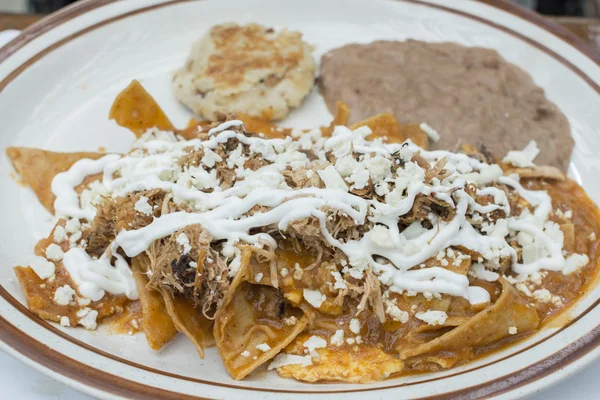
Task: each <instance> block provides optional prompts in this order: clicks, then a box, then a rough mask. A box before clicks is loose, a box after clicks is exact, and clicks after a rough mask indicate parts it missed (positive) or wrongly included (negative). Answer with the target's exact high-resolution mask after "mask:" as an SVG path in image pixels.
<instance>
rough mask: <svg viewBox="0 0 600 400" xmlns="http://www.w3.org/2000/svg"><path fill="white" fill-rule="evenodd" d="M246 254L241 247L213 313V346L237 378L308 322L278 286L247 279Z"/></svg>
mask: <svg viewBox="0 0 600 400" xmlns="http://www.w3.org/2000/svg"><path fill="white" fill-rule="evenodd" d="M249 257H250V251H248V250H245V251H244V255H243V258H244V260H245V261H243V263H242V266H241V267H240V270H239V271H238V273H237V275H236V277H235V278H234V280H233V282H232V284H231V287H230V289H229V291H228V292H227V294H226V295H225V298H224V299H223V305H222V306H221V307H220V308H219V310H218V311H217V314H216V315H215V327H214V335H215V340H216V344H217V349H218V350H219V354H220V355H221V358H222V359H223V363H224V364H225V368H227V371H228V372H229V374H230V375H231V376H232V377H233V378H234V379H238V380H239V379H243V378H244V377H245V376H247V375H248V374H249V373H251V372H252V371H253V370H255V369H256V368H257V367H258V366H260V365H261V364H263V363H265V362H266V361H268V360H270V359H271V358H273V357H275V356H276V355H277V353H279V352H280V351H281V350H282V349H283V348H284V347H285V346H287V345H288V344H289V343H290V342H291V341H292V340H294V338H295V337H296V336H297V335H298V334H300V332H302V331H303V330H304V328H305V327H306V325H307V324H308V317H307V316H305V315H303V312H302V310H300V309H299V308H296V307H292V306H291V305H290V304H289V303H287V302H286V301H285V300H284V297H283V295H282V294H281V292H280V291H279V290H277V289H275V288H272V287H268V286H262V285H254V284H251V283H248V282H247V280H248V270H247V264H248V259H249Z"/></svg>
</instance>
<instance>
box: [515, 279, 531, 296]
mask: <svg viewBox="0 0 600 400" xmlns="http://www.w3.org/2000/svg"><path fill="white" fill-rule="evenodd" d="M515 288H516V289H517V290H518V291H519V292H521V293H523V294H524V295H525V296H527V297H532V296H533V293H531V290H529V288H528V287H527V285H525V284H524V283H523V282H519V283H517V284H515Z"/></svg>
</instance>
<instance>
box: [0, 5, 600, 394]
mask: <svg viewBox="0 0 600 400" xmlns="http://www.w3.org/2000/svg"><path fill="white" fill-rule="evenodd" d="M450 3H451V4H450ZM485 3H489V4H485ZM227 21H236V22H250V21H254V22H259V23H263V24H265V25H270V26H275V27H287V28H290V29H293V30H298V31H301V32H302V33H303V34H304V36H305V38H306V40H308V41H309V42H311V43H313V44H315V45H316V56H317V57H319V56H320V55H321V54H322V53H323V52H325V51H327V50H329V49H331V48H334V47H337V46H340V45H343V44H346V43H350V42H363V43H365V42H370V41H372V40H375V39H399V40H401V39H406V38H415V39H421V40H427V41H454V42H458V43H462V44H465V45H478V46H485V47H490V48H494V49H497V50H498V51H499V52H500V53H501V54H502V55H503V56H504V57H505V58H506V59H508V60H509V61H511V62H513V63H516V64H517V65H519V66H521V67H522V68H524V69H525V70H527V71H528V72H529V73H531V75H532V76H533V78H534V80H535V81H536V83H537V84H538V85H540V86H542V87H543V88H544V89H546V93H547V96H548V97H549V98H550V100H552V101H554V102H555V103H556V104H557V105H558V106H559V107H560V108H561V110H562V111H563V112H564V113H565V114H566V115H567V117H568V118H569V121H570V123H571V126H572V129H573V135H574V137H575V143H576V146H575V151H574V154H573V162H572V164H571V168H570V174H571V176H573V177H574V178H575V179H577V180H578V181H579V182H581V183H582V184H583V186H584V188H585V189H586V190H587V192H588V193H589V194H590V195H591V197H592V198H593V199H594V200H595V201H597V202H599V201H600V185H598V183H597V182H598V181H597V179H598V178H597V177H598V176H599V175H600V169H599V164H598V161H597V160H596V158H595V157H596V154H598V152H600V136H599V135H597V133H596V130H597V128H598V127H599V126H600V113H598V110H600V95H599V93H600V88H599V86H598V84H599V83H600V68H599V66H598V64H597V63H596V62H595V61H594V59H595V60H598V59H600V58H599V57H598V55H597V54H595V53H594V52H593V51H592V50H590V49H587V48H585V47H584V46H583V45H581V44H580V43H578V42H576V41H575V40H573V38H572V37H570V36H568V35H566V34H565V32H563V31H561V30H560V29H559V28H554V27H553V26H551V25H547V23H545V22H544V21H543V20H542V19H541V18H540V17H537V16H535V15H533V14H528V13H526V12H524V11H519V10H518V9H516V8H515V7H514V6H510V5H509V4H508V3H504V2H493V1H484V2H475V1H469V0H461V1H452V2H448V1H443V0H426V1H417V0H410V1H409V0H379V1H366V0H364V1H360V0H351V1H348V0H302V1H297V2H284V1H281V0H263V1H260V2H259V1H258V0H257V1H244V0H226V1H223V0H221V1H209V0H207V1H159V0H153V1H148V0H130V1H120V2H114V1H97V2H79V3H78V5H76V6H74V7H70V8H67V9H66V10H63V11H61V12H60V13H58V14H55V15H53V16H52V17H50V18H47V19H46V20H44V21H42V22H41V23H38V24H36V25H35V26H33V27H32V28H30V29H28V30H27V31H25V32H24V33H23V35H21V36H20V37H19V38H17V39H16V40H15V41H13V42H12V43H11V44H10V45H9V46H7V47H5V48H4V49H2V50H1V51H0V61H1V63H0V90H1V95H0V121H2V132H1V134H0V149H4V148H5V147H7V146H11V145H20V146H30V147H40V148H45V149H51V150H62V151H76V150H91V151H94V150H96V149H97V148H98V147H100V146H103V147H106V149H107V150H108V151H116V152H118V151H123V150H126V149H128V148H129V146H130V144H131V142H132V141H133V136H132V135H131V134H130V133H129V132H127V131H126V130H125V129H122V128H119V127H117V126H116V125H115V124H114V123H113V122H111V121H108V119H107V114H108V109H109V106H110V104H111V102H112V101H113V99H114V98H115V95H116V94H117V93H118V92H119V91H120V90H121V89H123V88H124V87H125V86H126V85H127V84H128V83H129V82H130V81H131V80H132V79H134V78H135V79H139V80H140V81H141V82H142V83H143V85H144V86H145V87H146V88H147V89H148V90H149V91H150V92H151V94H152V95H154V96H155V97H156V99H157V100H158V102H159V103H160V104H161V106H163V108H164V109H165V111H166V113H167V115H168V116H169V117H170V118H171V119H172V120H173V121H174V122H175V123H176V124H178V125H180V126H181V125H184V124H185V123H186V122H187V120H188V118H189V117H190V115H189V114H188V113H187V112H186V111H185V110H184V109H183V108H182V107H181V106H180V105H179V104H178V103H177V102H176V101H175V99H174V98H173V96H172V94H171V92H170V74H171V73H172V71H173V70H174V69H175V68H177V67H178V66H180V65H181V64H182V63H183V61H184V59H185V57H186V54H187V52H188V50H189V49H190V46H191V44H192V42H193V41H194V40H195V39H197V38H198V37H200V36H201V35H202V34H203V33H204V32H205V31H206V30H207V29H208V28H209V27H210V26H212V25H214V24H217V23H221V22H227ZM569 41H571V43H574V44H575V46H573V45H571V44H569ZM330 118H331V116H330V115H329V113H328V112H327V111H326V109H325V107H324V104H323V101H322V99H321V98H320V96H319V95H318V93H316V92H315V93H313V94H311V96H310V98H309V99H308V100H307V101H306V102H305V103H304V105H303V106H302V107H301V109H299V110H297V111H295V112H294V113H293V114H292V115H291V116H290V117H289V119H288V120H287V121H285V122H284V124H288V125H296V126H298V125H300V126H317V125H320V124H323V123H328V122H329V119H330ZM0 171H1V174H0V191H1V193H2V196H0V221H2V222H1V227H0V261H1V265H2V268H1V269H0V284H1V287H0V312H1V316H0V340H1V341H2V349H3V350H5V351H7V352H9V353H10V354H13V355H15V356H16V357H19V358H20V359H22V360H23V361H25V362H26V363H28V364H30V365H32V366H34V367H35V368H38V369H40V370H42V371H44V372H46V373H48V374H50V375H52V376H53V377H55V378H57V379H59V380H61V381H63V382H65V383H67V384H69V385H72V386H74V387H76V388H77V389H80V390H83V391H85V392H88V393H91V394H93V395H96V396H99V397H111V398H114V397H115V396H116V397H124V398H125V397H126V398H161V399H170V398H173V399H175V398H177V399H183V398H186V396H199V397H210V398H239V397H241V396H244V398H246V399H249V400H250V399H259V398H260V399H275V398H281V397H282V396H283V395H285V396H286V397H289V398H296V397H304V396H309V395H312V396H317V397H316V398H325V397H342V396H343V397H344V398H347V399H351V398H352V399H354V398H362V397H364V396H373V397H377V398H392V397H393V398H430V397H435V398H450V397H452V398H477V397H488V396H493V395H496V396H498V397H505V398H509V397H510V398H514V397H518V396H523V395H527V394H529V393H532V392H534V391H537V390H540V388H543V387H545V386H548V385H549V384H551V383H554V382H556V381H558V380H560V379H563V378H565V377H566V376H568V375H569V374H572V373H573V372H575V371H576V370H578V369H579V368H581V367H583V366H584V365H586V364H587V363H589V362H590V361H591V360H592V359H593V358H595V357H596V356H597V355H598V354H599V353H600V350H599V349H598V345H599V344H600V328H598V321H599V320H600V307H596V305H597V304H598V302H599V300H598V299H599V297H600V288H599V289H597V290H595V291H593V292H591V293H589V294H588V295H587V296H585V297H584V298H583V299H582V300H581V301H580V302H579V303H578V304H577V306H576V307H575V308H574V309H573V310H572V311H571V312H570V316H571V321H568V322H567V321H565V326H563V327H554V328H546V329H544V330H542V331H541V332H540V333H539V334H537V335H535V336H533V337H531V338H529V339H528V340H526V341H525V342H523V343H520V344H519V345H517V346H515V347H510V348H508V349H506V350H504V351H501V352H499V353H496V354H494V355H493V356H491V357H488V358H485V359H481V360H478V361H477V362H474V363H471V364H468V365H465V366H462V367H459V368H456V369H452V370H450V371H445V372H440V373H434V374H426V375H418V376H410V377H404V378H399V379H394V380H389V381H386V382H380V383H375V384H370V385H341V384H320V385H308V384H303V383H299V382H296V381H292V380H284V379H281V378H279V377H278V376H277V375H276V374H275V373H266V372H263V373H261V372H259V373H255V374H253V375H252V377H250V378H249V379H247V380H245V381H242V382H237V381H234V380H232V379H231V378H230V377H229V376H228V375H227V373H226V371H225V369H224V367H223V365H222V363H221V361H220V359H219V357H218V355H217V353H216V351H215V350H214V349H210V350H209V351H208V352H207V357H206V358H205V359H204V360H201V359H199V358H198V357H197V354H196V352H195V351H194V349H193V347H192V345H191V343H189V342H188V341H187V340H185V339H184V338H179V339H178V340H176V341H175V342H174V343H173V344H171V345H169V346H168V347H167V348H166V349H164V351H161V352H160V353H155V352H153V351H152V350H151V349H150V348H149V347H148V346H147V345H146V343H145V340H144V338H143V336H142V335H136V336H133V337H128V336H109V335H106V333H103V332H102V331H98V332H93V333H90V332H87V331H85V330H82V329H64V328H61V327H59V326H57V325H54V324H49V323H47V322H44V321H41V320H39V319H38V318H36V317H34V316H33V315H32V314H31V313H30V312H29V311H28V310H27V309H26V308H25V307H24V306H23V301H24V298H23V295H22V293H21V290H20V288H19V286H18V284H17V283H16V279H15V276H14V274H13V271H12V268H11V267H12V266H14V265H18V264H20V263H23V262H24V260H25V259H26V256H27V255H29V254H31V253H32V249H33V246H34V244H35V242H36V241H37V240H38V239H40V238H41V237H44V236H46V234H47V232H48V231H49V229H50V221H51V218H50V215H49V214H48V213H47V212H46V211H45V210H44V209H43V208H42V206H41V205H40V204H39V203H38V202H37V200H36V198H35V196H34V195H33V193H32V192H31V191H29V190H26V189H23V188H21V187H20V186H19V185H18V184H17V183H16V182H15V180H14V179H12V178H11V177H9V172H10V171H11V167H10V165H9V162H8V160H7V158H6V156H5V154H4V151H2V153H1V155H0Z"/></svg>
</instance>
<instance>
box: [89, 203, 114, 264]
mask: <svg viewBox="0 0 600 400" xmlns="http://www.w3.org/2000/svg"><path fill="white" fill-rule="evenodd" d="M116 214H117V212H116V205H115V203H114V202H113V201H107V202H105V204H103V205H99V206H97V207H96V217H94V220H93V221H92V228H91V229H90V231H89V233H88V236H87V238H86V241H87V247H86V252H87V253H88V254H89V255H91V256H95V257H100V256H101V255H102V254H103V253H104V251H106V248H107V247H108V245H109V244H110V243H111V242H112V241H113V240H115V236H116V233H115V216H116Z"/></svg>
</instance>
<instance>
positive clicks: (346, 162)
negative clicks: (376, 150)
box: [335, 155, 358, 178]
mask: <svg viewBox="0 0 600 400" xmlns="http://www.w3.org/2000/svg"><path fill="white" fill-rule="evenodd" d="M357 165H358V161H356V160H355V159H354V157H352V156H351V155H348V156H343V157H339V158H338V159H337V160H335V169H336V170H337V172H339V174H340V175H341V176H343V177H344V178H346V177H348V176H350V175H352V172H353V171H354V169H355V168H356V166H357Z"/></svg>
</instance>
